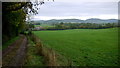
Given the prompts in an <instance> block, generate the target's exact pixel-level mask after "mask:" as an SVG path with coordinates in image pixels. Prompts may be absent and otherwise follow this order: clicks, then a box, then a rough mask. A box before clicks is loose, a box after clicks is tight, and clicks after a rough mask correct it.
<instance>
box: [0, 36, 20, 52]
mask: <svg viewBox="0 0 120 68" xmlns="http://www.w3.org/2000/svg"><path fill="white" fill-rule="evenodd" d="M19 38H20V37H19V36H17V37H14V38H13V39H11V40H9V41H8V42H6V43H5V44H3V45H2V50H4V49H6V48H7V47H8V46H9V45H11V44H12V43H13V42H15V41H16V40H18V39H19Z"/></svg>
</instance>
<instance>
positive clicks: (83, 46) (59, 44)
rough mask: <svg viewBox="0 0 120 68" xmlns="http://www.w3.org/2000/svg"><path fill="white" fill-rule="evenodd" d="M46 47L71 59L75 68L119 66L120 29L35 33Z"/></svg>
mask: <svg viewBox="0 0 120 68" xmlns="http://www.w3.org/2000/svg"><path fill="white" fill-rule="evenodd" d="M33 33H34V34H35V35H36V36H38V37H39V38H40V39H41V41H42V43H43V44H44V46H47V47H49V48H52V49H53V50H55V51H56V52H57V53H59V54H61V55H62V56H64V57H66V59H70V61H72V65H73V66H117V65H118V29H117V28H109V29H73V30H56V31H33Z"/></svg>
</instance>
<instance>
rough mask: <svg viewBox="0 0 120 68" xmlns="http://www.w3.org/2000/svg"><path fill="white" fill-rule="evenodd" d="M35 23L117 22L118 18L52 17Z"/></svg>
mask: <svg viewBox="0 0 120 68" xmlns="http://www.w3.org/2000/svg"><path fill="white" fill-rule="evenodd" d="M34 22H35V23H60V22H65V23H117V22H118V20H117V19H107V20H103V19H97V18H91V19H87V20H80V19H60V20H56V19H51V20H37V21H34Z"/></svg>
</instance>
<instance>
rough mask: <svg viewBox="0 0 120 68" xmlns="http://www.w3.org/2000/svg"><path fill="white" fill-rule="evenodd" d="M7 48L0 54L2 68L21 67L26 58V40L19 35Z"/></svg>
mask: <svg viewBox="0 0 120 68" xmlns="http://www.w3.org/2000/svg"><path fill="white" fill-rule="evenodd" d="M20 37H21V38H20V39H18V40H16V41H15V42H14V43H13V44H11V45H10V46H9V47H8V48H6V49H5V50H4V51H3V52H2V66H22V65H23V64H24V59H25V56H26V47H27V38H26V37H25V36H24V35H20Z"/></svg>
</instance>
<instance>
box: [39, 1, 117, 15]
mask: <svg viewBox="0 0 120 68" xmlns="http://www.w3.org/2000/svg"><path fill="white" fill-rule="evenodd" d="M117 5H118V3H117V2H100V3H99V2H83V3H82V2H80V3H77V2H76V3H67V2H47V3H46V4H44V5H42V6H41V9H40V10H39V14H38V15H37V16H81V15H82V16H86V15H101V14H103V15H104V14H117V12H118V6H117Z"/></svg>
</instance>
